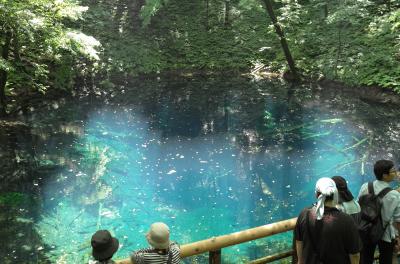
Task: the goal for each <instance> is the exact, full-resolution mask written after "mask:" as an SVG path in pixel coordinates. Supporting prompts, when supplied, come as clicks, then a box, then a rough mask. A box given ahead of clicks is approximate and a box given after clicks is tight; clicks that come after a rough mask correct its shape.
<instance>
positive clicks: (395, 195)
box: [384, 190, 400, 202]
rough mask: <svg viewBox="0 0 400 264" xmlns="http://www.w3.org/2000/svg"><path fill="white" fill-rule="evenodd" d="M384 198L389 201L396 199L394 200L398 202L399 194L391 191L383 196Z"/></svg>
mask: <svg viewBox="0 0 400 264" xmlns="http://www.w3.org/2000/svg"><path fill="white" fill-rule="evenodd" d="M385 197H387V198H388V199H390V200H392V199H396V200H399V202H400V193H399V192H398V191H397V190H391V191H390V192H388V193H387V194H386V195H385ZM385 197H384V198H385Z"/></svg>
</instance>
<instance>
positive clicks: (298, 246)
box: [296, 240, 353, 264]
mask: <svg viewBox="0 0 400 264" xmlns="http://www.w3.org/2000/svg"><path fill="white" fill-rule="evenodd" d="M296 252H297V264H304V262H303V241H299V240H296ZM351 264H353V263H351Z"/></svg>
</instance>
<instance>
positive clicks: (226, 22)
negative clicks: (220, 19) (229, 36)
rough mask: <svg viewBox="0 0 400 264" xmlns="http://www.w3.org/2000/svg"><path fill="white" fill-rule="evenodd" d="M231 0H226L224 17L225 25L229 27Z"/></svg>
mask: <svg viewBox="0 0 400 264" xmlns="http://www.w3.org/2000/svg"><path fill="white" fill-rule="evenodd" d="M230 9H231V7H230V0H225V17H224V27H225V28H227V27H228V26H229V23H230V19H229V12H230Z"/></svg>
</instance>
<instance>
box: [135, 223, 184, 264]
mask: <svg viewBox="0 0 400 264" xmlns="http://www.w3.org/2000/svg"><path fill="white" fill-rule="evenodd" d="M169 237H170V232H169V227H168V226H167V225H166V224H164V223H162V222H156V223H153V224H152V225H151V226H150V230H149V232H147V234H146V238H147V242H148V243H149V244H150V246H151V247H150V248H145V249H140V250H137V251H135V252H133V253H132V255H131V261H132V263H135V264H178V263H179V261H180V248H179V245H178V244H177V243H175V242H172V241H170V239H169Z"/></svg>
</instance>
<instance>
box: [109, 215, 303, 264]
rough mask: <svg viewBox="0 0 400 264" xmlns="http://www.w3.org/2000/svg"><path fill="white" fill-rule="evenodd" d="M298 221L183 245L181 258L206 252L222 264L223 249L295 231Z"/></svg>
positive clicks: (127, 263) (123, 262)
mask: <svg viewBox="0 0 400 264" xmlns="http://www.w3.org/2000/svg"><path fill="white" fill-rule="evenodd" d="M296 220H297V218H292V219H288V220H284V221H280V222H276V223H272V224H268V225H263V226H259V227H255V228H251V229H246V230H243V231H239V232H235V233H231V234H228V235H222V236H218V237H212V238H208V239H205V240H201V241H197V242H193V243H190V244H185V245H181V258H186V257H190V256H194V255H199V254H202V253H205V252H210V260H209V263H216V264H217V263H220V260H221V249H222V248H225V247H229V246H233V245H237V244H241V243H244V242H248V241H252V240H256V239H259V238H264V237H269V236H272V235H275V234H279V233H283V232H287V231H289V230H293V229H294V226H295V224H296ZM291 254H292V253H291V252H284V253H282V254H277V255H282V256H281V257H280V258H283V257H288V256H290V255H291ZM277 259H279V258H277ZM274 260H276V259H274ZM267 261H268V257H267ZM116 262H117V264H134V263H132V262H131V260H130V259H129V258H128V259H123V260H119V261H116ZM257 263H267V262H257Z"/></svg>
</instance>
